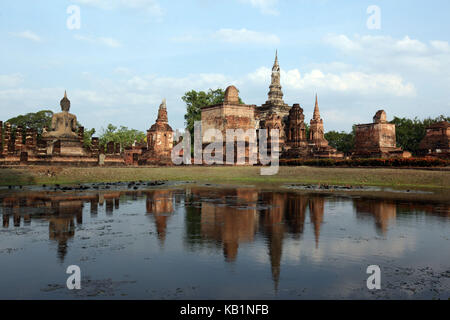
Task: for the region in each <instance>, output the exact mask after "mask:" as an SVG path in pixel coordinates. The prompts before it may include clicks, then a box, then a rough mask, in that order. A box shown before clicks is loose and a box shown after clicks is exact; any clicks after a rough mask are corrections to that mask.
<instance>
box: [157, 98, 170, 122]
mask: <svg viewBox="0 0 450 320" xmlns="http://www.w3.org/2000/svg"><path fill="white" fill-rule="evenodd" d="M156 122H157V123H159V122H164V123H167V122H168V119H167V106H166V98H164V99H163V100H162V102H161V104H160V105H159V109H158V118H156Z"/></svg>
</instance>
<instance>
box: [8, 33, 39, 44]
mask: <svg viewBox="0 0 450 320" xmlns="http://www.w3.org/2000/svg"><path fill="white" fill-rule="evenodd" d="M11 34H12V35H13V36H15V37H18V38H23V39H28V40H31V41H34V42H41V37H39V36H38V35H37V34H36V33H34V32H31V31H29V30H26V31H22V32H12V33H11Z"/></svg>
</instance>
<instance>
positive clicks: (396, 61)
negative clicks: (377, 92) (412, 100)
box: [324, 34, 450, 73]
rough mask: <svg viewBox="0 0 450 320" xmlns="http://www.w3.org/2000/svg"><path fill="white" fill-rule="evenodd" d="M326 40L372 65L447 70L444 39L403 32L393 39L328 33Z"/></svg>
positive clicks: (448, 51)
mask: <svg viewBox="0 0 450 320" xmlns="http://www.w3.org/2000/svg"><path fill="white" fill-rule="evenodd" d="M324 41H325V43H326V44H329V45H331V46H332V47H334V48H336V49H338V50H339V51H341V52H343V53H345V54H346V56H353V57H356V58H358V59H360V60H361V61H363V62H364V63H368V64H369V66H371V67H377V68H380V67H382V68H384V69H398V70H402V71H404V70H407V69H411V70H413V71H414V70H420V71H422V72H423V71H425V72H434V73H442V71H443V69H446V68H448V69H447V70H449V71H450V46H449V43H448V42H446V41H430V43H429V44H427V43H424V42H421V41H419V40H417V39H411V38H410V37H409V36H405V37H403V38H402V39H394V38H392V37H390V36H367V35H366V36H360V35H356V36H354V37H353V38H349V37H348V36H346V35H333V34H331V35H328V36H326V37H325V38H324Z"/></svg>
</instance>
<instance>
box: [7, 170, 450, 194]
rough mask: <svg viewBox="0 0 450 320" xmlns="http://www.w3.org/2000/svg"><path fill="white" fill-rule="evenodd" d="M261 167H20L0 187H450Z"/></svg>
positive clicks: (439, 178) (385, 173) (368, 174)
mask: <svg viewBox="0 0 450 320" xmlns="http://www.w3.org/2000/svg"><path fill="white" fill-rule="evenodd" d="M260 169H261V168H260V167H197V166H186V167H121V168H110V167H109V168H105V167H92V168H79V167H38V166H36V167H20V168H0V185H31V184H36V185H38V184H76V183H92V182H118V181H138V180H173V181H196V182H213V183H223V184H239V183H252V184H263V185H272V184H273V185H276V184H280V183H308V184H309V183H311V184H317V183H321V184H336V185H353V186H354V185H363V186H387V187H397V188H400V187H408V188H441V189H442V188H443V189H449V188H450V172H449V171H434V170H419V169H384V168H383V169H381V168H380V169H379V168H373V169H370V168H319V167H280V170H279V172H278V174H277V175H274V176H261V175H260Z"/></svg>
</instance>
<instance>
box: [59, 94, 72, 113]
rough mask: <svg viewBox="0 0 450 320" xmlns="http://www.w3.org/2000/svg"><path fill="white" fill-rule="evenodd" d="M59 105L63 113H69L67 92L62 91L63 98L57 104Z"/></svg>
mask: <svg viewBox="0 0 450 320" xmlns="http://www.w3.org/2000/svg"><path fill="white" fill-rule="evenodd" d="M59 104H60V105H61V110H62V111H65V112H69V110H70V100H69V99H67V92H66V91H64V98H62V99H61V102H60V103H59Z"/></svg>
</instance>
